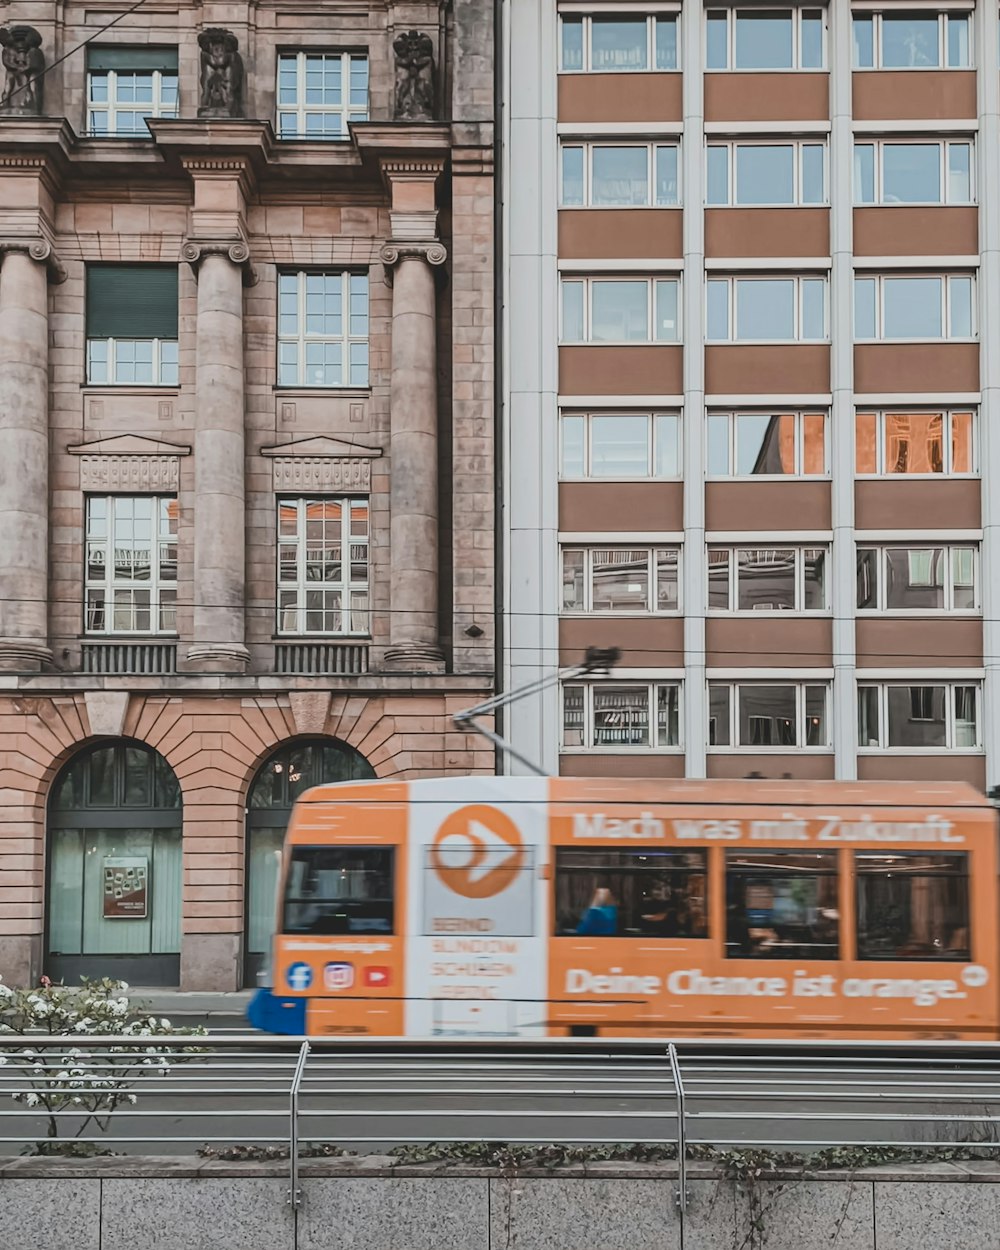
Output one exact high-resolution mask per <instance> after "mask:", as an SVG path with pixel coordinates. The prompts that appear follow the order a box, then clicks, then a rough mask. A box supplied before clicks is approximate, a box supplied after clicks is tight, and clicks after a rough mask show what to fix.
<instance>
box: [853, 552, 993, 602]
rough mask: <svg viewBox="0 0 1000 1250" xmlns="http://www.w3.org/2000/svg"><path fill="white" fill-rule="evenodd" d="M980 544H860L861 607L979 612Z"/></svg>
mask: <svg viewBox="0 0 1000 1250" xmlns="http://www.w3.org/2000/svg"><path fill="white" fill-rule="evenodd" d="M978 608H979V550H978V547H976V546H965V547H959V546H948V545H945V544H941V545H940V546H924V545H921V546H912V545H898V546H897V545H893V546H890V547H867V546H863V545H861V544H859V545H858V611H859V612H885V611H889V612H919V613H924V612H975V611H977V610H978Z"/></svg>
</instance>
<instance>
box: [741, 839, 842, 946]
mask: <svg viewBox="0 0 1000 1250" xmlns="http://www.w3.org/2000/svg"><path fill="white" fill-rule="evenodd" d="M838 906H839V904H838V899H837V853H836V852H835V851H821V852H815V853H813V854H808V855H799V854H796V853H794V852H791V851H760V852H754V851H727V852H726V956H727V958H729V959H837V958H838V956H839V954H840V938H839V929H840V914H839V911H838Z"/></svg>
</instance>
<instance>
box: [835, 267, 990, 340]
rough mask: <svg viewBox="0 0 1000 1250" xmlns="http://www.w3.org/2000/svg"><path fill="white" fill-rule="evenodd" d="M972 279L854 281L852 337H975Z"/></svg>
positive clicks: (966, 276) (911, 277)
mask: <svg viewBox="0 0 1000 1250" xmlns="http://www.w3.org/2000/svg"><path fill="white" fill-rule="evenodd" d="M973 304H974V301H973V279H972V276H971V274H948V275H944V274H933V275H927V274H906V275H899V276H888V275H886V276H882V277H855V279H854V337H855V339H856V340H859V341H863V340H865V339H917V340H925V339H969V338H972V337H973V335H974V333H975V328H974V320H973Z"/></svg>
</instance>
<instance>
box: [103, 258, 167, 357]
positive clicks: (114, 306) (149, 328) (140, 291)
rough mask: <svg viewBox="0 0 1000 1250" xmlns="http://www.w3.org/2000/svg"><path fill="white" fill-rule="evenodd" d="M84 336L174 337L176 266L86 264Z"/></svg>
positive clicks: (119, 337) (106, 337) (124, 337)
mask: <svg viewBox="0 0 1000 1250" xmlns="http://www.w3.org/2000/svg"><path fill="white" fill-rule="evenodd" d="M87 338H89V339H176V338H177V269H176V266H173V265H88V266H87Z"/></svg>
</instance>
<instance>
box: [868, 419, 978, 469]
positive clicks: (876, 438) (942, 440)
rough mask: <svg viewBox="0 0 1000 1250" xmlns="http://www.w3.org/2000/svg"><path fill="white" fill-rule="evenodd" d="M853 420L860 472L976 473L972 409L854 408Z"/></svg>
mask: <svg viewBox="0 0 1000 1250" xmlns="http://www.w3.org/2000/svg"><path fill="white" fill-rule="evenodd" d="M854 421H855V435H854V441H855V448H856V468H857V473H858V474H859V475H869V476H872V477H881V476H882V475H883V474H886V473H890V474H905V475H906V476H908V477H930V476H935V475H940V474H944V475H952V474H971V473H975V472H976V467H977V460H976V444H975V434H976V431H975V414H974V413H973V412H970V411H968V410H967V411H964V412H960V411H951V410H949V409H945V410H944V411H943V412H942V411H937V412H932V411H919V410H918V411H916V412H858V413H857V414H856V415H855V418H854Z"/></svg>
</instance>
